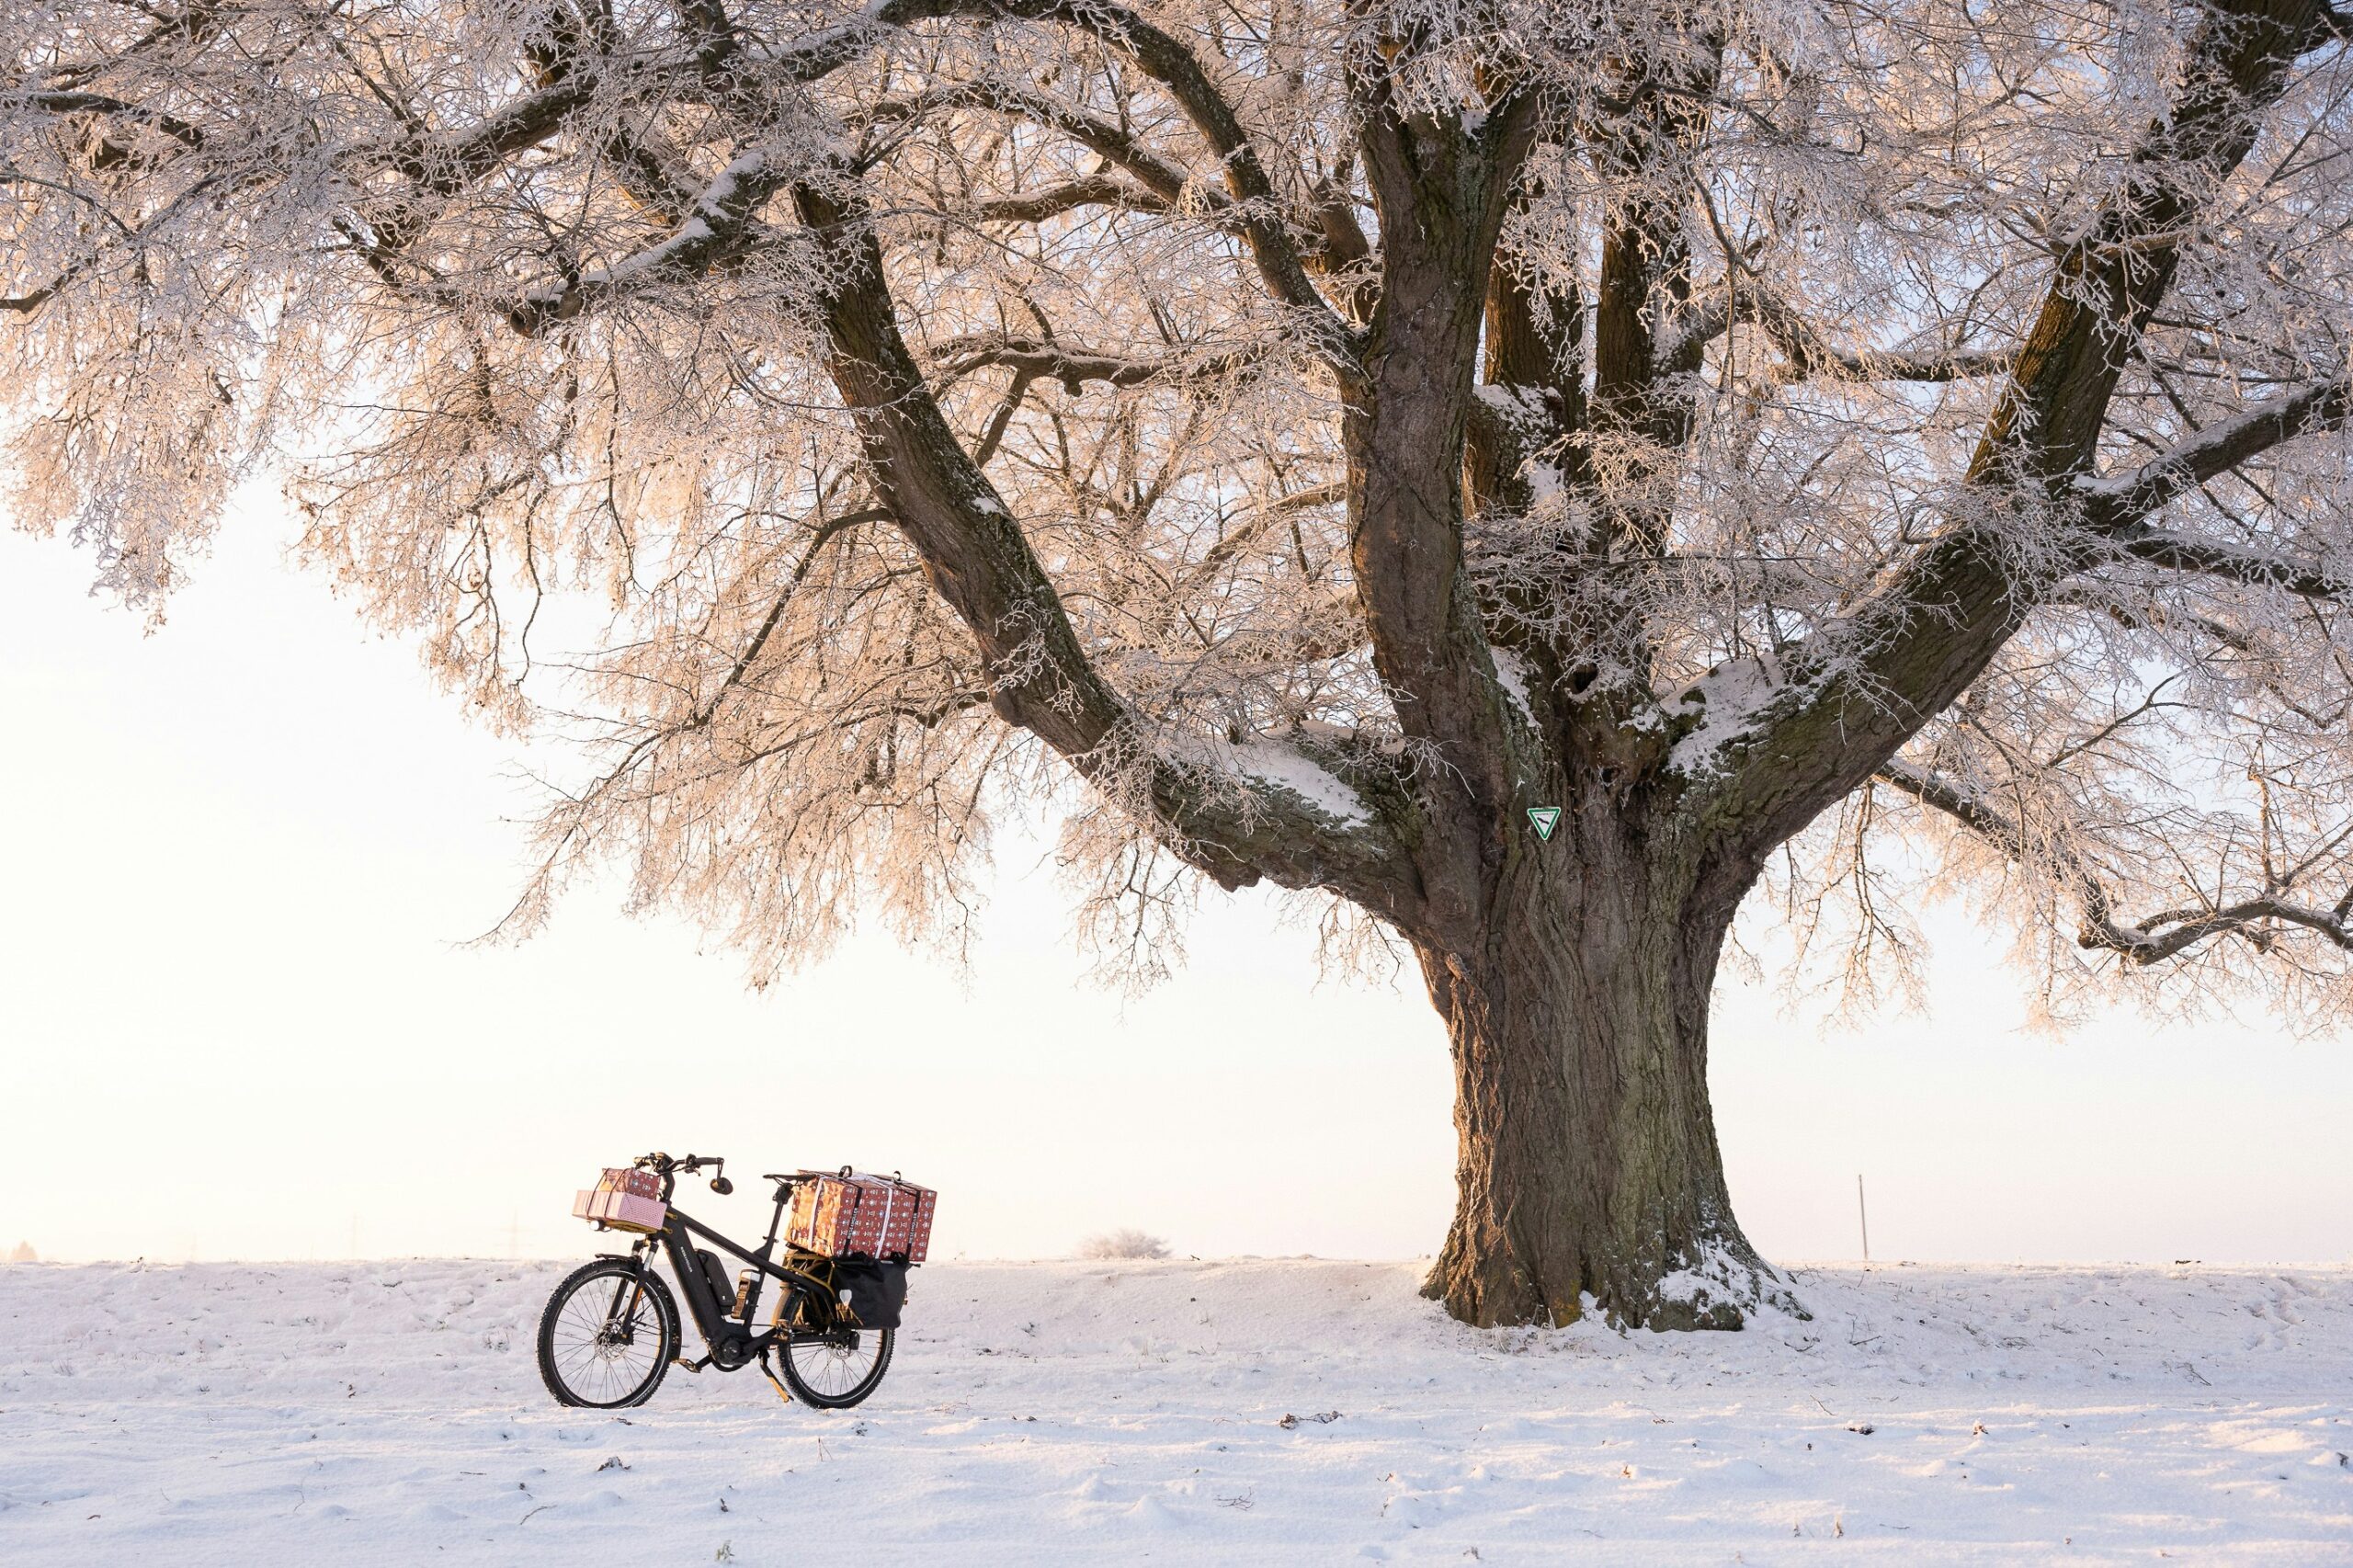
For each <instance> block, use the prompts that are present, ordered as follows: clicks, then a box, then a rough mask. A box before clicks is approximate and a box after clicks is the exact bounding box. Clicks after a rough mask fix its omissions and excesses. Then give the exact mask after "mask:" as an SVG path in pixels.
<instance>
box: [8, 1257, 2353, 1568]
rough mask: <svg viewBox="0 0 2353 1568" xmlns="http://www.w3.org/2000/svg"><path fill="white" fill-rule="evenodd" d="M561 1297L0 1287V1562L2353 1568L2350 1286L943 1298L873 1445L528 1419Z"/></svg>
mask: <svg viewBox="0 0 2353 1568" xmlns="http://www.w3.org/2000/svg"><path fill="white" fill-rule="evenodd" d="M561 1272H562V1266H558V1265H553V1264H547V1265H540V1264H529V1265H517V1264H503V1263H484V1262H478V1261H464V1260H439V1259H436V1260H428V1261H414V1262H386V1263H366V1264H306V1265H293V1266H287V1265H266V1266H248V1267H239V1266H233V1265H202V1266H196V1267H116V1266H98V1267H48V1266H40V1267H0V1562H6V1563H8V1564H11V1565H17V1568H20V1565H26V1564H33V1563H92V1564H97V1563H132V1562H147V1563H158V1564H172V1565H174V1568H179V1565H185V1564H198V1563H223V1564H238V1565H240V1568H250V1565H253V1564H275V1563H291V1562H301V1563H316V1562H334V1563H353V1562H398V1563H422V1562H435V1563H439V1562H452V1563H455V1562H483V1563H502V1564H503V1563H524V1562H551V1563H555V1562H560V1563H564V1564H567V1565H573V1564H580V1563H601V1562H643V1563H686V1562H713V1561H718V1562H729V1561H732V1562H740V1563H744V1564H747V1565H748V1564H764V1563H777V1564H782V1563H868V1562H923V1563H929V1562H940V1563H958V1564H962V1563H976V1562H1017V1563H1033V1562H1134V1561H1142V1560H1150V1561H1154V1562H1235V1563H1247V1562H1275V1561H1279V1562H1344V1561H1355V1560H1359V1559H1368V1558H1370V1559H1388V1558H1413V1559H1424V1560H1429V1561H1444V1562H1470V1561H1474V1560H1475V1561H1477V1562H1484V1563H1498V1562H1504V1563H1511V1562H1529V1563H1535V1562H1563V1561H1586V1562H1609V1563H1646V1562H1748V1563H1770V1562H1789V1561H1796V1560H1801V1559H1804V1560H1811V1559H1813V1558H1816V1557H1821V1558H1832V1557H1843V1558H1849V1559H1854V1560H1870V1561H1876V1562H1904V1563H1911V1562H1986V1563H2004V1564H2010V1563H2020V1562H2067V1563H2094V1562H2149V1561H2154V1560H2155V1559H2157V1558H2160V1557H2163V1556H2166V1555H2170V1556H2171V1557H2173V1558H2176V1559H2180V1560H2185V1561H2193V1562H2229V1563H2239V1562H2277V1563H2294V1564H2299V1565H2305V1564H2321V1563H2353V1461H2348V1459H2347V1454H2348V1453H2353V1270H2347V1269H2345V1268H2342V1267H2316V1268H2283V1269H2265V1270H2259V1271H2248V1270H2235V1269H2210V1268H2201V1267H2185V1268H2170V1269H2168V1268H2017V1269H1995V1268H1984V1267H1976V1268H1952V1267H1881V1268H1878V1269H1875V1270H1872V1271H1870V1272H1869V1273H1865V1272H1862V1271H1860V1270H1859V1269H1856V1268H1852V1267H1822V1268H1802V1269H1800V1270H1798V1271H1797V1279H1798V1284H1799V1288H1800V1290H1801V1292H1802V1296H1803V1298H1804V1300H1805V1301H1807V1303H1808V1304H1809V1305H1810V1306H1811V1307H1812V1308H1813V1312H1814V1314H1815V1315H1814V1317H1813V1321H1812V1322H1810V1323H1798V1322H1793V1321H1783V1320H1779V1319H1776V1320H1772V1321H1770V1322H1768V1324H1765V1325H1763V1326H1762V1327H1761V1328H1759V1329H1756V1330H1753V1331H1751V1332H1747V1333H1743V1334H1738V1335H1650V1334H1646V1333H1645V1334H1635V1335H1626V1336H1620V1335H1616V1334H1613V1333H1611V1332H1610V1331H1608V1329H1606V1328H1603V1327H1600V1326H1597V1325H1593V1324H1581V1325H1579V1326H1577V1327H1574V1328H1572V1329H1567V1330H1563V1331H1558V1332H1540V1333H1539V1332H1518V1333H1505V1332H1496V1333H1478V1332H1472V1331H1469V1330H1465V1329H1462V1328H1460V1327H1458V1326H1456V1325H1454V1324H1450V1323H1449V1322H1448V1321H1447V1320H1445V1319H1444V1318H1443V1317H1441V1316H1440V1315H1439V1314H1438V1312H1437V1311H1436V1309H1434V1308H1433V1307H1431V1306H1430V1305H1429V1304H1428V1303H1427V1302H1424V1301H1420V1300H1419V1299H1418V1298H1417V1297H1416V1296H1415V1293H1414V1289H1413V1287H1414V1284H1415V1268H1414V1267H1411V1266H1406V1265H1400V1264H1389V1263H1381V1264H1355V1263H1331V1262H1318V1261H1297V1260H1290V1261H1258V1260H1249V1261H1239V1262H1224V1263H1167V1264H1094V1265H1085V1264H1069V1263H1045V1264H950V1265H938V1266H934V1267H929V1268H926V1269H925V1270H923V1271H921V1272H920V1273H919V1274H918V1275H917V1276H916V1277H915V1293H914V1295H913V1297H912V1299H911V1300H910V1301H909V1305H908V1311H909V1317H910V1324H911V1326H910V1330H909V1332H908V1333H907V1335H905V1336H904V1339H903V1341H902V1344H901V1346H900V1350H899V1356H898V1359H897V1361H896V1363H895V1364H894V1366H893V1367H892V1371H891V1374H890V1376H889V1378H888V1379H887V1380H886V1381H884V1383H883V1385H882V1388H881V1392H879V1393H878V1394H877V1395H876V1396H875V1398H874V1399H873V1400H872V1401H870V1403H868V1404H867V1405H866V1406H864V1407H863V1408H861V1409H859V1410H857V1411H852V1412H845V1413H840V1414H835V1415H823V1414H818V1413H814V1412H812V1411H809V1410H806V1409H803V1408H801V1407H799V1406H788V1405H786V1404H784V1403H781V1402H780V1401H779V1399H778V1397H777V1395H776V1394H775V1393H774V1392H772V1391H771V1390H770V1388H769V1386H768V1385H767V1382H766V1381H765V1380H763V1379H762V1378H761V1377H760V1376H759V1374H758V1372H757V1370H756V1369H753V1370H747V1371H745V1372H741V1373H737V1374H735V1375H733V1376H722V1375H721V1374H718V1373H714V1372H705V1373H703V1374H702V1375H700V1376H699V1377H689V1376H686V1375H684V1374H682V1373H677V1372H673V1374H672V1375H671V1377H670V1380H669V1381H668V1382H667V1383H665V1385H664V1387H663V1389H662V1391H661V1392H660V1393H659V1394H657V1395H656V1396H655V1398H654V1402H653V1403H651V1404H650V1405H647V1406H645V1407H643V1408H642V1409H640V1410H636V1411H633V1412H631V1413H629V1414H628V1415H626V1416H610V1415H582V1414H579V1413H576V1412H567V1411H563V1410H560V1409H557V1408H556V1407H555V1406H554V1405H553V1404H552V1403H550V1401H549V1400H548V1398H547V1396H546V1395H545V1394H544V1393H543V1392H541V1390H540V1385H539V1380H538V1376H537V1374H536V1372H535V1370H534V1369H533V1365H532V1358H531V1347H530V1342H529V1335H530V1332H531V1329H532V1326H533V1325H534V1324H535V1323H536V1320H537V1313H538V1311H539V1307H540V1302H541V1301H543V1300H544V1298H545V1296H546V1294H547V1291H548V1289H549V1287H550V1286H551V1284H552V1282H553V1281H554V1280H555V1279H556V1278H558V1276H559V1275H560V1273H561ZM1286 1416H1290V1417H1293V1418H1295V1419H1293V1420H1292V1421H1290V1422H1289V1423H1286V1422H1285V1420H1284V1417H1286Z"/></svg>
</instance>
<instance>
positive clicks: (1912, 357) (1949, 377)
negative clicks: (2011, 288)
mask: <svg viewBox="0 0 2353 1568" xmlns="http://www.w3.org/2000/svg"><path fill="white" fill-rule="evenodd" d="M1734 322H1741V323H1745V324H1748V325H1751V326H1755V327H1756V328H1758V329H1759V330H1760V331H1762V332H1763V333H1764V334H1765V336H1766V338H1767V340H1768V341H1769V342H1770V343H1771V344H1772V345H1773V347H1775V348H1776V349H1778V350H1779V352H1780V354H1781V357H1782V358H1784V359H1785V360H1787V361H1788V366H1787V369H1786V372H1785V373H1786V375H1787V376H1788V378H1789V379H1790V380H1792V381H1802V380H1805V379H1806V378H1808V377H1811V376H1821V377H1823V378H1824V379H1826V380H1830V381H1968V380H1971V379H1973V378H1975V377H1980V376H1998V375H2002V374H2004V373H2005V372H2006V371H2007V370H2008V369H2010V367H2011V366H2012V365H2014V364H2015V363H2017V360H2018V355H2017V354H2016V352H2015V351H2013V350H2010V349H2006V348H2005V349H1982V350H1975V351H1971V350H1951V351H1944V352H1937V353H1926V354H1923V353H1904V352H1891V351H1885V350H1879V349H1867V350H1863V351H1860V352H1857V351H1853V350H1849V349H1844V348H1840V347H1837V346H1836V345H1835V344H1833V343H1832V342H1831V341H1830V339H1829V337H1828V336H1827V335H1824V333H1823V331H1822V330H1821V329H1820V328H1819V327H1817V326H1815V325H1814V324H1813V323H1812V322H1809V321H1807V320H1806V319H1805V317H1804V315H1803V314H1802V312H1799V310H1798V309H1797V308H1796V307H1795V306H1793V305H1791V304H1790V302H1789V301H1786V300H1784V299H1782V298H1781V297H1780V296H1779V294H1777V293H1775V292H1774V291H1773V290H1770V289H1768V288H1767V287H1765V286H1764V285H1762V284H1759V283H1756V282H1753V281H1747V280H1744V281H1742V282H1741V283H1740V284H1739V285H1738V286H1737V287H1736V288H1735V289H1734V290H1733V302H1732V304H1731V305H1730V307H1727V306H1726V304H1725V302H1724V301H1723V300H1722V297H1721V296H1719V297H1717V298H1714V299H1711V301H1709V302H1708V303H1707V304H1706V305H1704V306H1702V307H1701V308H1700V309H1699V311H1697V312H1694V314H1693V315H1692V316H1691V317H1690V318H1689V319H1688V321H1687V322H1685V323H1684V324H1683V327H1682V330H1681V331H1680V332H1677V333H1673V334H1670V335H1665V336H1663V337H1662V338H1661V340H1660V343H1659V347H1658V357H1659V358H1660V360H1661V361H1662V363H1672V362H1676V361H1677V360H1678V359H1679V358H1682V357H1685V356H1688V354H1689V353H1690V352H1691V350H1692V349H1694V348H1695V347H1698V346H1699V345H1701V344H1704V343H1708V342H1711V341H1712V340H1713V339H1715V338H1717V337H1719V336H1722V335H1723V333H1724V332H1725V331H1726V330H1727V329H1728V328H1729V327H1730V326H1731V325H1732V324H1733V323H1734Z"/></svg>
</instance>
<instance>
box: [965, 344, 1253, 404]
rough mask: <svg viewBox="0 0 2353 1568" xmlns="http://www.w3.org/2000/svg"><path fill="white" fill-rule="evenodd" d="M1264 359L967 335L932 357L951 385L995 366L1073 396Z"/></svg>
mask: <svg viewBox="0 0 2353 1568" xmlns="http://www.w3.org/2000/svg"><path fill="white" fill-rule="evenodd" d="M1262 357H1263V356H1262V353H1261V351H1259V350H1256V349H1251V350H1245V351H1239V352H1233V353H1224V354H1203V355H1199V356H1190V357H1188V356H1184V355H1173V356H1169V357H1166V358H1152V359H1137V358H1125V357H1122V356H1120V355H1117V354H1105V353H1097V352H1093V351H1089V350H1087V349H1083V348H1072V347H1065V346H1064V345H1062V344H1059V343H1055V342H1053V341H1051V340H1050V339H1047V338H1042V337H1028V336H1022V335H1017V334H1010V333H1001V332H979V333H967V334H965V335H961V336H959V337H952V338H949V339H948V340H947V341H946V342H944V343H939V344H937V345H935V346H933V348H932V351H931V358H932V363H933V364H934V365H935V366H937V367H938V369H939V372H940V373H941V374H942V375H944V376H948V377H949V378H951V379H952V378H955V377H959V376H963V375H967V374H969V373H971V372H972V371H973V370H977V369H982V368H983V367H984V366H995V367H998V368H1001V369H1010V370H1012V371H1014V372H1015V373H1016V374H1017V375H1021V376H1027V377H1032V378H1036V379H1040V380H1044V381H1060V382H1061V383H1062V384H1063V387H1064V389H1066V390H1067V391H1068V392H1071V393H1072V394H1073V395H1074V396H1075V395H1076V394H1077V392H1078V391H1079V389H1080V388H1081V387H1082V386H1084V385H1086V383H1087V382H1089V381H1103V382H1108V384H1110V385H1112V386H1115V387H1122V388H1124V387H1141V386H1148V385H1150V384H1152V383H1153V382H1155V381H1213V380H1216V379H1219V378H1221V377H1223V376H1227V375H1230V374H1232V373H1233V371H1235V370H1237V369H1243V368H1245V367H1246V366H1247V365H1249V364H1250V363H1251V362H1252V361H1253V360H1256V359H1257V358H1262Z"/></svg>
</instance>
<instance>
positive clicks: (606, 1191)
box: [572, 1170, 670, 1231]
mask: <svg viewBox="0 0 2353 1568" xmlns="http://www.w3.org/2000/svg"><path fill="white" fill-rule="evenodd" d="M572 1212H573V1217H574V1218H575V1219H580V1220H593V1221H596V1222H597V1223H598V1224H600V1225H610V1226H611V1227H612V1228H613V1229H614V1230H617V1231H658V1230H660V1229H661V1228H662V1221H664V1220H665V1219H667V1218H668V1217H669V1213H670V1206H669V1205H668V1204H666V1203H665V1202H663V1201H662V1178H661V1177H660V1176H655V1175H654V1173H653V1172H652V1171H639V1170H608V1171H607V1172H606V1173H605V1174H604V1175H603V1176H601V1177H599V1178H598V1179H597V1185H596V1186H595V1187H590V1188H589V1189H588V1190H587V1191H585V1192H583V1193H581V1194H579V1195H578V1196H576V1197H575V1198H574V1199H573V1200H572Z"/></svg>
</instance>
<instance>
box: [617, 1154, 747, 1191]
mask: <svg viewBox="0 0 2353 1568" xmlns="http://www.w3.org/2000/svg"><path fill="white" fill-rule="evenodd" d="M632 1163H633V1164H635V1165H642V1166H643V1167H644V1168H646V1169H648V1170H651V1171H654V1172H655V1173H656V1174H658V1175H660V1176H665V1177H666V1176H678V1175H680V1174H684V1175H688V1176H692V1175H693V1174H694V1173H696V1172H697V1171H699V1170H701V1169H702V1168H703V1167H704V1166H705V1165H713V1166H716V1167H718V1168H719V1169H720V1170H721V1171H722V1173H723V1172H724V1171H725V1170H726V1168H727V1156H726V1155H724V1154H688V1155H686V1156H684V1157H682V1158H679V1159H675V1160H674V1159H672V1158H671V1157H670V1156H669V1155H667V1154H665V1153H662V1152H661V1151H660V1150H658V1149H657V1150H655V1151H654V1153H650V1154H640V1155H639V1156H638V1157H637V1158H636V1160H635V1161H633V1162H632ZM710 1186H711V1190H712V1191H714V1192H717V1193H719V1194H720V1195H721V1196H722V1197H724V1196H725V1195H726V1194H728V1193H730V1192H733V1191H734V1190H735V1184H734V1183H733V1182H731V1181H729V1180H728V1179H727V1177H726V1176H725V1175H723V1174H722V1175H719V1176H712V1177H711V1178H710ZM664 1190H665V1195H666V1192H667V1190H668V1189H667V1188H665V1189H664Z"/></svg>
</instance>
